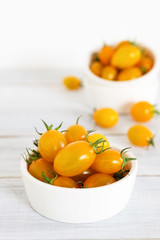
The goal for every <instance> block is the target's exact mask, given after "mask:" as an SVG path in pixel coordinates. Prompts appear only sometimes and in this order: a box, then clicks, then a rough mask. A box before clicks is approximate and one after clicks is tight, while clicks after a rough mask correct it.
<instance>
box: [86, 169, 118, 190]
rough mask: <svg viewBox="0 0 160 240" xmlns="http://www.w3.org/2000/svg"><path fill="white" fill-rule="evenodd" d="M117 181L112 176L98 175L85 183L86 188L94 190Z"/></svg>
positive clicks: (94, 175)
mask: <svg viewBox="0 0 160 240" xmlns="http://www.w3.org/2000/svg"><path fill="white" fill-rule="evenodd" d="M115 181H116V180H115V178H114V177H112V176H111V175H107V174H104V173H96V174H93V175H92V176H90V177H89V178H87V180H86V181H85V182H84V187H87V188H93V187H100V186H105V185H109V184H111V183H114V182H115Z"/></svg>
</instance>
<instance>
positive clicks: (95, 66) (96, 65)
mask: <svg viewBox="0 0 160 240" xmlns="http://www.w3.org/2000/svg"><path fill="white" fill-rule="evenodd" d="M102 67H103V66H102V63H100V62H97V61H96V62H93V63H91V66H90V69H91V71H92V72H93V73H94V74H96V75H97V76H100V75H101V71H102Z"/></svg>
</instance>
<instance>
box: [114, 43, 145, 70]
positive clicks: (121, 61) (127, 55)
mask: <svg viewBox="0 0 160 240" xmlns="http://www.w3.org/2000/svg"><path fill="white" fill-rule="evenodd" d="M140 59H141V50H140V49H139V48H138V47H136V46H133V45H126V46H122V47H119V48H118V49H117V50H116V51H115V52H114V54H113V56H112V58H111V65H112V66H114V67H117V68H120V69H124V68H128V67H133V66H134V65H135V64H137V63H138V62H139V61H140Z"/></svg>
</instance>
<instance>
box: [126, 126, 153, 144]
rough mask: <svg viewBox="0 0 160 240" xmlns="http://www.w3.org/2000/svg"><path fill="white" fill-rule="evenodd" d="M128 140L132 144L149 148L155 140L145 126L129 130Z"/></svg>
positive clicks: (133, 127)
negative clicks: (152, 140) (150, 143)
mask: <svg viewBox="0 0 160 240" xmlns="http://www.w3.org/2000/svg"><path fill="white" fill-rule="evenodd" d="M128 138H129V140H130V141H131V143H132V144H134V145H136V146H140V147H145V146H148V145H149V141H150V140H151V139H153V134H152V132H151V131H150V130H149V129H148V128H147V127H145V126H143V125H134V126H132V127H131V128H130V129H129V130H128Z"/></svg>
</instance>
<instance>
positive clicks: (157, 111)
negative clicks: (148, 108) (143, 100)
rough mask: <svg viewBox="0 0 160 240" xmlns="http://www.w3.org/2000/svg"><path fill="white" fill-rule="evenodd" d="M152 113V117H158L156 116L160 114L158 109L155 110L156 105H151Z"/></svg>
mask: <svg viewBox="0 0 160 240" xmlns="http://www.w3.org/2000/svg"><path fill="white" fill-rule="evenodd" d="M152 112H153V115H154V116H158V115H159V114H160V111H159V110H158V109H156V105H153V110H152Z"/></svg>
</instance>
